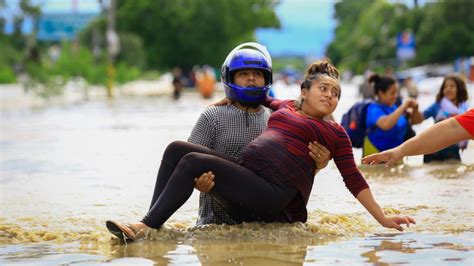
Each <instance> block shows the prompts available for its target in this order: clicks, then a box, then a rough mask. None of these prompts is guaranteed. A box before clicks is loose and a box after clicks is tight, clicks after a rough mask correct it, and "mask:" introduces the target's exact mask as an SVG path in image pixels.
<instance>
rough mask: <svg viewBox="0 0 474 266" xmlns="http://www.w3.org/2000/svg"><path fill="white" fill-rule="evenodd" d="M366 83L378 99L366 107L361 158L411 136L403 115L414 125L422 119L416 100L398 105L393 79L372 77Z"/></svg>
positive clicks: (395, 83) (395, 84) (395, 144)
mask: <svg viewBox="0 0 474 266" xmlns="http://www.w3.org/2000/svg"><path fill="white" fill-rule="evenodd" d="M369 82H370V83H372V84H373V88H374V92H375V95H376V96H377V100H376V101H375V102H373V103H371V104H369V105H368V106H367V116H366V130H367V131H366V136H365V138H364V142H363V145H362V154H363V156H364V157H365V156H367V155H370V154H373V153H378V152H381V151H385V150H388V149H391V148H394V147H396V146H398V145H400V144H402V143H403V142H404V141H405V140H406V139H408V138H409V137H411V136H413V131H412V130H410V129H411V124H410V123H411V122H410V121H409V119H408V118H407V116H406V114H409V116H410V117H411V118H412V121H414V122H419V121H421V117H422V114H421V113H420V112H419V111H418V103H417V102H416V100H415V99H412V98H409V99H407V100H405V101H404V102H402V103H401V104H400V105H397V99H398V86H397V82H396V81H395V79H394V78H393V77H390V76H379V75H378V74H374V75H372V76H371V77H370V78H369Z"/></svg>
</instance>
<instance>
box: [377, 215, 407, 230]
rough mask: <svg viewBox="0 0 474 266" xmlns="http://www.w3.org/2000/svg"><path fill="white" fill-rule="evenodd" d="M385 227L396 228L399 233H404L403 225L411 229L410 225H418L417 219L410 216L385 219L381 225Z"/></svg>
mask: <svg viewBox="0 0 474 266" xmlns="http://www.w3.org/2000/svg"><path fill="white" fill-rule="evenodd" d="M380 224H382V226H383V227H387V228H394V229H397V230H398V231H403V227H402V226H401V225H402V224H406V225H407V227H410V224H416V222H415V219H413V218H411V217H409V216H392V217H385V219H384V220H383V221H382V222H381V223H380Z"/></svg>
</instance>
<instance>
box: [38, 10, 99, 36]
mask: <svg viewBox="0 0 474 266" xmlns="http://www.w3.org/2000/svg"><path fill="white" fill-rule="evenodd" d="M97 15H98V14H97V13H51V14H43V15H42V16H41V18H40V20H39V32H38V39H39V40H43V41H60V40H64V39H66V40H71V39H74V38H75V37H76V35H77V33H78V32H79V31H81V30H82V29H84V28H85V27H86V26H87V24H88V23H89V22H90V21H91V20H92V19H93V18H95V17H97Z"/></svg>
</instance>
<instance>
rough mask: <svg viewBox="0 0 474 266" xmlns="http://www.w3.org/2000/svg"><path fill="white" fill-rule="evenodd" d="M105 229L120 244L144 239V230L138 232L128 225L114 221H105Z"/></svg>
mask: <svg viewBox="0 0 474 266" xmlns="http://www.w3.org/2000/svg"><path fill="white" fill-rule="evenodd" d="M105 225H106V226H107V229H108V230H109V232H110V233H112V234H113V235H114V236H116V237H118V238H119V239H120V240H121V241H122V242H125V243H130V242H134V241H137V240H140V239H142V238H145V236H146V233H145V232H144V230H139V231H138V232H137V231H136V229H134V228H133V227H132V226H131V225H129V224H121V223H119V222H115V221H107V222H106V223H105Z"/></svg>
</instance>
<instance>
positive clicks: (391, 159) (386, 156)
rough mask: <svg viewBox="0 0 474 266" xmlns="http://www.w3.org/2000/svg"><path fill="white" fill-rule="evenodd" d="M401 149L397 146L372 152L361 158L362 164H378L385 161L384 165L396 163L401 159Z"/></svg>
mask: <svg viewBox="0 0 474 266" xmlns="http://www.w3.org/2000/svg"><path fill="white" fill-rule="evenodd" d="M403 156H404V155H403V152H402V149H401V148H400V146H399V147H396V148H393V149H390V150H386V151H383V152H380V153H374V154H371V155H368V156H365V157H364V158H362V163H363V164H379V163H385V166H386V167H389V166H392V165H394V164H396V163H397V162H398V161H400V160H401V159H403Z"/></svg>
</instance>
